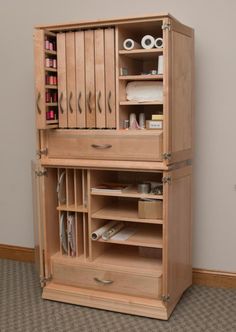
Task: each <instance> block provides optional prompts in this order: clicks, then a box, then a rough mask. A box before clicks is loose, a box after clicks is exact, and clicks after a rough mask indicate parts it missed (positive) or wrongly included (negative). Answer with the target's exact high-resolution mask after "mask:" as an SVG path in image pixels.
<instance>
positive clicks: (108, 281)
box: [94, 277, 113, 285]
mask: <svg viewBox="0 0 236 332" xmlns="http://www.w3.org/2000/svg"><path fill="white" fill-rule="evenodd" d="M94 280H95V281H96V282H98V283H99V284H102V285H110V284H112V283H113V280H104V279H99V278H96V277H95V278H94Z"/></svg>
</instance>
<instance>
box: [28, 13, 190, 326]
mask: <svg viewBox="0 0 236 332" xmlns="http://www.w3.org/2000/svg"><path fill="white" fill-rule="evenodd" d="M144 35H151V36H153V37H154V40H155V39H157V38H159V42H160V46H159V45H158V47H153V48H142V47H141V40H142V38H143V36H144ZM127 38H129V39H132V40H134V41H135V43H134V45H135V47H134V48H133V49H131V50H126V49H125V48H124V46H123V45H124V41H125V39H127ZM34 39H35V68H36V70H35V73H36V78H35V82H36V125H37V134H38V135H37V137H38V146H37V149H38V151H37V153H38V155H39V160H38V161H37V164H36V165H35V166H34V169H33V182H34V193H35V195H34V203H35V204H34V207H35V225H36V226H35V244H36V254H37V262H38V267H39V272H40V280H41V285H42V287H43V294H42V296H43V298H45V299H50V300H56V301H63V302H68V303H74V304H80V305H85V306H90V307H96V308H101V309H107V310H114V311H119V312H124V313H130V314H136V315H142V316H147V317H153V318H160V319H168V317H169V316H170V314H171V312H172V311H173V309H174V307H175V305H176V304H177V302H178V301H179V299H180V297H181V295H182V294H183V292H184V291H185V290H186V289H187V288H188V287H189V286H190V285H191V280H192V268H191V209H192V207H191V186H192V184H191V178H192V166H191V159H192V112H193V89H192V81H193V30H192V29H191V28H189V27H187V26H184V25H182V24H181V23H179V22H178V21H177V20H175V19H174V18H173V17H172V16H170V15H169V14H168V15H155V16H149V17H134V18H127V19H117V20H104V21H101V20H100V21H97V22H96V21H95V22H82V23H78V24H68V25H67V24H64V25H54V26H44V27H37V28H36V29H35V35H34ZM162 42H163V45H162ZM137 45H138V46H137ZM162 64H163V65H162ZM135 119H136V120H135ZM146 121H147V122H146ZM149 126H150V128H149ZM152 126H153V128H154V129H151V128H152ZM140 201H141V202H140ZM150 202H151V204H148V203H150ZM151 206H152V207H151ZM141 207H142V213H141ZM145 209H152V213H150V210H146V212H149V213H143V210H145ZM144 212H145V211H144Z"/></svg>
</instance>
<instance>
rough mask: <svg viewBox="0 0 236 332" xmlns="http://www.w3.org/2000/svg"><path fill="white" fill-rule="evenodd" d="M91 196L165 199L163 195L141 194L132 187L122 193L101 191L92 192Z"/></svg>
mask: <svg viewBox="0 0 236 332" xmlns="http://www.w3.org/2000/svg"><path fill="white" fill-rule="evenodd" d="M91 195H94V196H112V197H131V198H150V199H161V200H162V199H163V195H154V194H141V193H138V192H137V188H136V187H135V186H134V187H131V188H129V189H127V190H124V191H123V192H121V193H117V192H112V191H110V192H107V191H102V190H101V191H99V192H92V191H91Z"/></svg>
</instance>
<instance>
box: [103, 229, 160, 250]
mask: <svg viewBox="0 0 236 332" xmlns="http://www.w3.org/2000/svg"><path fill="white" fill-rule="evenodd" d="M127 226H128V227H130V225H129V224H128V223H127V224H126V225H125V227H127ZM131 227H132V226H131ZM134 228H135V229H136V232H135V233H134V234H133V235H131V236H130V237H129V238H128V239H127V240H113V239H109V240H107V241H105V240H103V239H102V238H100V239H99V240H97V241H98V242H104V243H114V244H122V245H129V246H140V247H142V246H144V247H149V248H162V247H163V241H162V227H161V226H160V225H153V224H148V225H145V224H136V225H135V226H134Z"/></svg>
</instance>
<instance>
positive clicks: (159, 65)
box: [158, 55, 163, 75]
mask: <svg viewBox="0 0 236 332" xmlns="http://www.w3.org/2000/svg"><path fill="white" fill-rule="evenodd" d="M158 74H159V75H161V74H163V55H159V57H158Z"/></svg>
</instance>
